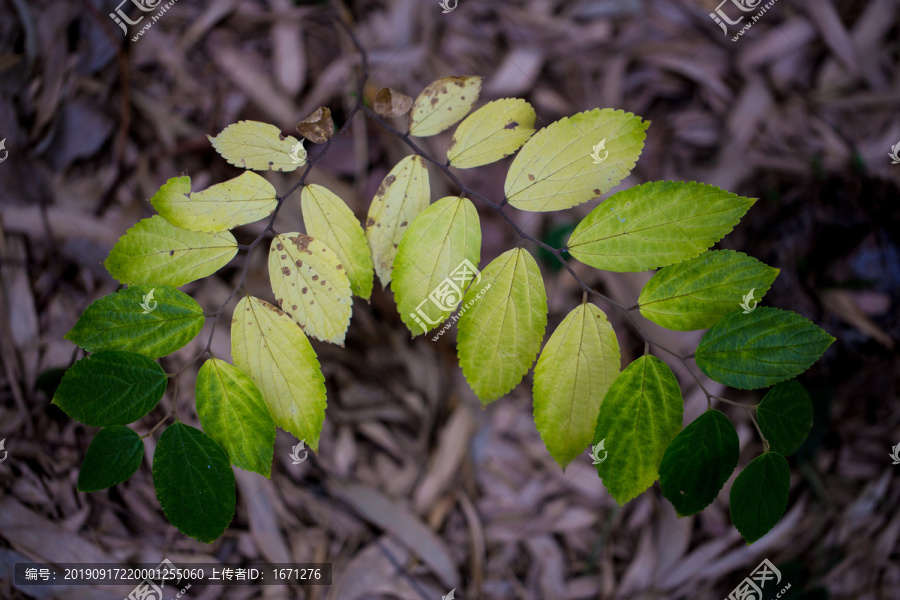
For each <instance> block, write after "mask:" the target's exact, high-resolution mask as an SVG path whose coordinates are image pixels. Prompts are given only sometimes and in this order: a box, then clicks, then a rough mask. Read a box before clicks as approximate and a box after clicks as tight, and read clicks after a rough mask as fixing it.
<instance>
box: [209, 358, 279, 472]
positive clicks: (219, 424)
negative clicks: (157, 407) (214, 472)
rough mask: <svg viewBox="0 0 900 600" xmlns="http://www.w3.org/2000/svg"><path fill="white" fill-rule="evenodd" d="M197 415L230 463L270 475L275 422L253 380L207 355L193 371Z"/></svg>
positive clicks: (222, 361)
mask: <svg viewBox="0 0 900 600" xmlns="http://www.w3.org/2000/svg"><path fill="white" fill-rule="evenodd" d="M196 396H197V415H198V416H199V417H200V424H201V425H203V429H205V430H206V432H207V434H209V437H211V438H212V439H214V440H215V441H216V442H217V443H218V444H219V445H220V446H222V449H223V450H225V453H226V454H227V455H228V458H229V460H230V461H231V464H233V465H234V466H236V467H240V468H242V469H246V470H247V471H254V472H256V473H259V474H260V475H265V476H266V477H271V475H272V455H273V452H274V444H275V422H274V421H273V420H272V415H271V414H269V409H268V408H267V407H266V403H265V401H263V398H262V394H261V393H260V391H259V388H257V387H256V384H254V383H253V380H252V379H250V377H248V376H247V375H245V374H244V373H243V372H241V370H240V369H238V368H236V367H234V366H232V365H230V364H228V363H227V362H225V361H224V360H221V359H218V358H211V359H209V360H207V361H206V362H205V363H203V366H202V367H200V372H199V373H198V374H197V386H196Z"/></svg>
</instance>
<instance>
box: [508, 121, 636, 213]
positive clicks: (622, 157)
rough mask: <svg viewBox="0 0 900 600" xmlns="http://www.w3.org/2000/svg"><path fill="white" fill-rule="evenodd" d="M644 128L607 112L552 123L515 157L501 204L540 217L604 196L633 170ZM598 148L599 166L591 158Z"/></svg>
mask: <svg viewBox="0 0 900 600" xmlns="http://www.w3.org/2000/svg"><path fill="white" fill-rule="evenodd" d="M649 125H650V123H649V122H645V121H642V120H641V118H640V117H636V116H635V115H633V114H631V113H626V112H623V111H621V110H613V109H611V108H604V109H602V110H601V109H599V108H595V109H594V110H591V111H586V112H582V113H578V114H577V115H573V116H571V117H564V118H562V119H560V120H559V121H556V122H555V123H551V124H550V125H548V126H547V127H545V128H543V129H541V130H540V131H538V132H537V133H536V134H535V135H534V137H532V138H531V139H530V140H528V142H527V143H526V144H525V146H523V147H522V150H520V151H519V154H518V155H516V158H515V159H514V160H513V163H512V165H511V166H510V168H509V173H507V175H506V185H505V192H506V198H507V199H508V200H509V203H510V204H512V205H513V206H515V207H516V208H518V209H521V210H529V211H537V212H544V211H552V210H563V209H565V208H571V207H573V206H577V205H579V204H582V203H584V202H587V201H588V200H590V199H591V198H596V197H597V196H600V195H601V194H605V193H606V192H608V191H609V190H611V189H613V188H614V187H616V186H617V185H619V182H620V181H622V180H623V179H624V178H625V177H627V176H628V174H629V173H631V170H632V169H634V164H635V163H636V162H637V159H638V157H640V155H641V150H643V148H644V138H645V137H647V134H646V129H647V127H648V126H649ZM598 146H602V148H601V149H600V150H599V154H597V156H598V157H599V158H600V159H602V160H601V162H599V163H597V162H596V160H595V159H594V158H592V157H591V154H592V153H593V152H594V149H595V148H596V147H598Z"/></svg>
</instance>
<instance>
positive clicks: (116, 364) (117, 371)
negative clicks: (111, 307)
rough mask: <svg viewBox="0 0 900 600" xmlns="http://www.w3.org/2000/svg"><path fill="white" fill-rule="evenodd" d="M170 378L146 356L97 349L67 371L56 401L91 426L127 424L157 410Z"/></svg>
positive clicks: (76, 418)
mask: <svg viewBox="0 0 900 600" xmlns="http://www.w3.org/2000/svg"><path fill="white" fill-rule="evenodd" d="M167 381H168V380H167V379H166V373H165V372H164V371H163V370H162V368H161V367H160V366H159V365H158V364H156V363H155V362H154V361H152V360H151V359H149V358H147V357H146V356H143V355H141V354H136V353H134V352H115V351H103V352H97V353H95V354H92V355H90V356H88V357H86V358H82V359H81V360H79V361H78V362H77V363H75V364H74V365H72V367H71V368H70V369H69V370H68V371H66V374H65V375H64V376H63V379H62V382H61V383H60V384H59V387H58V388H57V389H56V394H55V395H54V396H53V404H56V405H57V406H58V407H60V408H61V409H62V410H63V412H65V413H66V414H67V415H69V416H70V417H72V418H73V419H75V420H77V421H81V422H82V423H84V424H85V425H90V426H91V427H107V426H109V425H127V424H128V423H133V422H135V421H137V420H138V419H140V418H141V417H143V416H144V415H146V414H147V413H149V412H150V411H151V410H153V407H154V406H156V404H157V403H158V402H159V399H160V398H162V395H163V394H164V393H165V391H166V383H167Z"/></svg>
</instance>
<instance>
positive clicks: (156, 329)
mask: <svg viewBox="0 0 900 600" xmlns="http://www.w3.org/2000/svg"><path fill="white" fill-rule="evenodd" d="M203 320H204V316H203V309H202V308H200V305H199V304H197V302H196V301H195V300H194V299H193V298H191V297H190V296H188V295H187V294H184V293H182V292H179V291H178V290H176V289H175V288H173V287H170V286H168V285H146V284H145V285H133V286H130V287H128V288H127V289H124V290H120V291H119V292H116V293H114V294H110V295H109V296H104V297H103V298H100V299H99V300H95V301H94V302H92V303H91V305H90V306H88V307H87V309H86V310H85V311H84V312H83V313H82V314H81V317H79V319H78V322H77V323H75V327H73V328H72V330H71V331H69V333H67V334H66V335H65V338H66V339H67V340H69V341H71V342H74V343H75V344H77V345H78V346H79V347H81V348H84V349H85V350H87V351H89V352H96V351H98V350H126V351H130V352H137V353H139V354H143V355H144V356H149V357H150V358H159V357H160V356H166V355H168V354H171V353H173V352H175V351H176V350H178V349H179V348H182V347H183V346H184V345H185V344H187V343H188V342H190V341H191V340H192V339H194V338H195V337H196V336H197V334H198V333H199V332H200V328H201V327H203Z"/></svg>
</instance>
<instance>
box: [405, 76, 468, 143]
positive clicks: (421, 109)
mask: <svg viewBox="0 0 900 600" xmlns="http://www.w3.org/2000/svg"><path fill="white" fill-rule="evenodd" d="M481 79H482V78H481V77H441V78H440V79H435V80H434V81H432V82H431V83H429V84H428V85H427V86H426V87H425V89H424V90H422V93H421V94H419V96H418V98H416V101H415V102H414V103H413V107H412V110H411V111H410V113H409V134H410V135H414V136H417V137H427V136H429V135H435V134H438V133H440V132H442V131H444V130H445V129H448V128H450V127H452V126H453V124H454V123H457V122H459V120H460V119H462V118H463V117H464V116H466V113H468V112H469V111H470V110H472V107H473V106H475V102H477V101H478V95H479V94H480V93H481Z"/></svg>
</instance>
